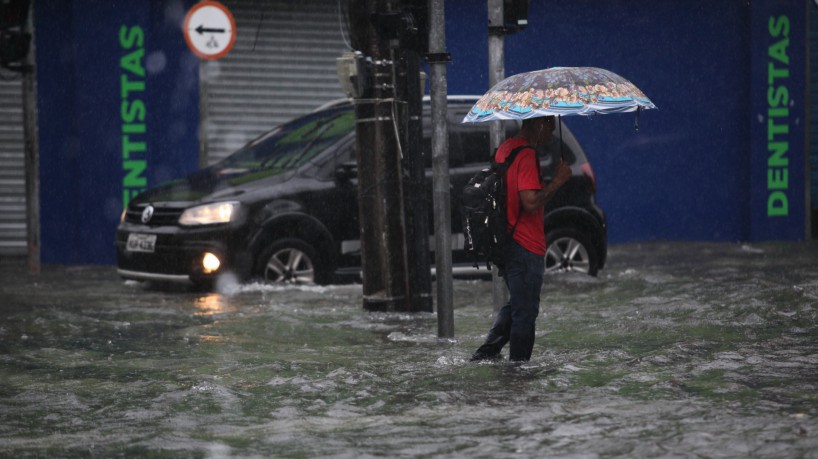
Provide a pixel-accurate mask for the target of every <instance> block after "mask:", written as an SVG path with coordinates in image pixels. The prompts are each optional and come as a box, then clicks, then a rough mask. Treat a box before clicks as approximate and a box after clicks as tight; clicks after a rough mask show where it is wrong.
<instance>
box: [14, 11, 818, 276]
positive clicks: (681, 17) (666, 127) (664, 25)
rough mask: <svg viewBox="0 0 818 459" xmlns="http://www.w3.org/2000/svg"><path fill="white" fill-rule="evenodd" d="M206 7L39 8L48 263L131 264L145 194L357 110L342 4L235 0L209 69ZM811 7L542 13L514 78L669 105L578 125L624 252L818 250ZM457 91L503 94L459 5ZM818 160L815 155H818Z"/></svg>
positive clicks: (508, 49) (453, 14) (522, 37)
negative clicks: (628, 91) (189, 37)
mask: <svg viewBox="0 0 818 459" xmlns="http://www.w3.org/2000/svg"><path fill="white" fill-rule="evenodd" d="M194 3H195V2H193V1H192V0H138V1H134V0H127V1H126V0H112V1H107V2H96V1H93V0H67V1H61V2H45V1H37V0H35V1H34V3H33V19H34V21H33V22H34V27H35V43H36V61H35V64H36V70H37V91H38V101H37V111H38V127H39V136H38V140H39V158H40V176H39V180H40V214H41V217H40V220H41V253H42V261H43V262H45V263H65V264H84V263H113V262H114V254H115V252H114V246H113V240H114V237H113V236H114V228H115V227H116V224H117V222H118V221H119V218H120V214H121V211H122V208H123V205H124V204H126V203H127V201H128V200H129V199H130V198H131V197H133V196H134V195H135V194H136V193H138V192H140V191H141V190H143V189H145V188H146V187H150V186H153V185H156V184H159V183H161V182H164V181H167V180H171V179H173V178H176V177H179V176H181V175H184V174H186V173H189V172H191V171H193V170H195V169H197V168H198V167H201V166H205V165H209V164H212V163H214V162H216V161H218V160H220V159H221V158H224V157H225V156H227V155H228V154H229V153H230V152H232V151H234V150H236V149H238V148H239V147H240V146H242V145H243V144H244V143H246V142H247V141H249V140H251V139H253V138H255V137H256V136H258V135H260V134H262V133H263V132H265V131H267V130H269V129H270V128H272V127H274V126H275V125H277V124H280V123H282V122H283V121H285V120H287V119H290V118H292V117H294V116H297V115H300V114H303V113H306V112H308V111H310V110H313V109H315V108H316V107H318V106H320V105H322V104H323V103H325V102H327V101H330V100H332V99H335V98H339V97H343V93H342V91H341V87H340V85H339V83H338V78H337V74H336V58H337V57H339V56H340V55H341V53H343V52H345V51H348V50H349V49H350V47H349V39H348V36H347V32H346V29H345V26H344V24H343V21H342V18H343V16H344V11H343V8H344V4H345V2H343V1H339V0H311V1H309V2H295V1H290V0H277V1H276V0H273V1H263V0H224V1H223V2H222V3H223V4H224V5H225V6H227V7H228V8H229V9H230V11H231V12H232V14H233V16H234V17H235V20H236V43H235V45H234V47H233V49H232V50H231V51H230V52H229V53H228V54H227V56H225V57H224V58H222V59H219V60H216V61H203V60H201V59H200V58H198V57H197V56H196V55H194V54H193V53H192V52H191V51H190V50H189V49H188V48H187V45H186V43H185V40H184V36H183V32H182V23H183V21H184V17H185V14H186V13H187V11H188V10H189V8H190V7H192V6H193V4H194ZM816 15H818V7H816V6H815V4H814V3H813V2H811V1H803V0H787V1H784V0H768V1H763V2H746V1H739V0H730V1H724V2H710V1H707V0H691V1H686V2H676V1H659V2H657V1H651V0H614V1H608V2H595V1H592V0H580V1H577V0H532V2H531V6H530V12H529V26H528V28H526V29H525V30H523V31H521V32H519V33H516V34H513V35H509V36H506V38H505V53H506V59H505V66H506V74H509V75H510V74H514V73H519V72H524V71H529V70H536V69H539V68H546V67H554V66H593V67H602V68H607V69H609V70H612V71H614V72H616V73H619V74H620V75H622V76H624V77H626V78H628V79H629V80H631V81H632V82H633V83H634V84H636V85H637V86H638V87H639V88H641V89H642V90H643V91H644V92H645V93H646V94H647V95H648V96H649V97H650V98H651V99H652V100H653V102H654V103H655V104H656V105H657V106H658V110H651V111H647V112H643V113H642V114H641V116H640V117H639V119H638V123H639V128H638V129H636V128H635V127H634V124H635V122H636V121H637V120H636V116H635V115H634V114H619V115H604V116H595V117H590V118H584V117H583V118H572V119H565V122H566V123H568V124H570V126H571V128H572V130H573V132H574V133H575V134H576V136H577V137H578V139H579V141H580V142H581V143H582V144H583V146H584V147H585V150H586V151H587V152H588V154H589V156H590V160H591V162H592V163H593V166H594V169H595V172H596V176H597V180H598V185H599V190H598V194H597V200H598V202H599V203H600V205H601V206H602V207H603V208H604V209H605V211H606V212H607V215H608V219H609V239H610V242H611V243H621V242H635V241H650V240H695V241H765V240H803V239H806V238H809V237H810V215H811V207H812V206H813V205H815V204H814V202H815V201H816V200H815V199H812V198H813V196H811V190H814V187H811V186H810V182H811V181H812V182H813V183H814V182H815V181H814V180H811V177H810V173H811V172H810V171H811V168H814V167H816V166H815V164H814V163H815V159H814V158H815V153H814V152H813V154H812V155H811V154H810V148H809V145H810V139H811V136H810V135H809V132H810V127H811V125H813V124H814V121H815V120H814V117H810V116H809V113H810V103H809V101H810V94H812V93H814V91H810V90H809V88H810V82H809V80H808V69H809V64H810V58H809V50H810V49H809V46H808V43H809V36H810V23H811V22H810V21H811V19H810V18H814V17H816ZM446 31H447V48H448V50H449V52H450V53H451V54H452V62H451V63H450V64H449V66H448V91H449V93H450V94H482V93H483V92H485V91H486V90H487V89H488V56H487V12H486V7H485V2H483V3H480V2H474V1H470V0H447V1H446ZM2 75H3V76H4V78H3V79H1V80H0V116H2V125H1V126H0V161H1V163H0V165H1V166H2V167H1V168H0V214H2V217H0V253H2V254H3V255H14V254H17V255H19V254H24V253H25V250H26V245H25V194H24V185H25V171H24V167H23V159H22V158H23V156H22V155H23V153H22V149H23V139H22V108H21V106H22V96H21V92H20V91H21V87H20V82H19V79H15V78H13V76H12V77H6V76H7V75H8V72H6V71H2ZM811 157H812V158H813V159H812V161H811Z"/></svg>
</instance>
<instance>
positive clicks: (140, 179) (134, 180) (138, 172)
mask: <svg viewBox="0 0 818 459" xmlns="http://www.w3.org/2000/svg"><path fill="white" fill-rule="evenodd" d="M122 169H123V170H125V171H127V172H128V174H127V175H126V176H125V178H124V179H122V185H123V186H124V187H125V188H139V187H144V186H146V185H147V184H148V181H147V180H146V179H145V177H144V176H143V175H142V174H143V173H144V172H145V169H147V164H145V161H144V160H134V161H123V162H122Z"/></svg>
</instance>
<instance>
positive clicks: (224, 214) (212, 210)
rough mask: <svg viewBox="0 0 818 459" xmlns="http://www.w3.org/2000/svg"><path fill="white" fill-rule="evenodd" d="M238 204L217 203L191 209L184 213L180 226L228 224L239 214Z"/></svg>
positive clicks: (180, 218)
mask: <svg viewBox="0 0 818 459" xmlns="http://www.w3.org/2000/svg"><path fill="white" fill-rule="evenodd" d="M238 209H239V203H238V202H215V203H213V204H205V205H203V206H196V207H191V208H190V209H186V210H185V211H184V212H182V216H180V217H179V224H180V225H212V224H215V223H228V222H229V221H231V220H232V219H233V218H235V216H236V214H237V213H238Z"/></svg>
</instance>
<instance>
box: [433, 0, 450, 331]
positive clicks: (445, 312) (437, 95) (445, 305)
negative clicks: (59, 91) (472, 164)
mask: <svg viewBox="0 0 818 459" xmlns="http://www.w3.org/2000/svg"><path fill="white" fill-rule="evenodd" d="M429 4H430V7H429V54H428V55H427V58H428V61H429V71H430V72H431V95H432V202H433V206H434V224H435V271H436V273H437V274H436V277H437V335H438V336H439V337H441V338H451V337H454V306H453V297H454V293H453V287H452V238H451V230H452V222H451V219H452V213H451V202H450V196H449V183H450V180H449V132H448V125H447V113H448V107H447V101H446V93H447V88H446V63H447V62H449V61H450V60H451V57H450V56H449V53H447V52H446V21H445V18H444V5H443V0H430V2H429Z"/></svg>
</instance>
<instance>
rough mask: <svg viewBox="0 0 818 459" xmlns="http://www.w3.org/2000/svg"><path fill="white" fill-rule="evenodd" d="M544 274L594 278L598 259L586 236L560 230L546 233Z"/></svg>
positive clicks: (576, 231)
mask: <svg viewBox="0 0 818 459" xmlns="http://www.w3.org/2000/svg"><path fill="white" fill-rule="evenodd" d="M547 242H548V246H547V248H546V253H545V273H546V274H552V273H558V272H580V273H585V274H588V275H591V276H596V274H597V272H598V271H599V259H598V257H597V254H596V251H595V250H594V247H593V245H592V244H591V238H590V236H589V235H588V234H586V233H584V232H582V231H579V230H576V229H572V228H560V229H555V230H552V231H549V232H548V235H547Z"/></svg>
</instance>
